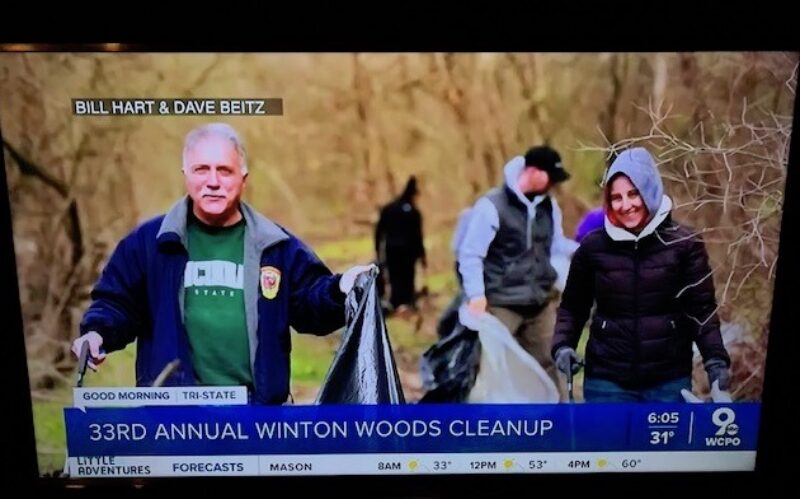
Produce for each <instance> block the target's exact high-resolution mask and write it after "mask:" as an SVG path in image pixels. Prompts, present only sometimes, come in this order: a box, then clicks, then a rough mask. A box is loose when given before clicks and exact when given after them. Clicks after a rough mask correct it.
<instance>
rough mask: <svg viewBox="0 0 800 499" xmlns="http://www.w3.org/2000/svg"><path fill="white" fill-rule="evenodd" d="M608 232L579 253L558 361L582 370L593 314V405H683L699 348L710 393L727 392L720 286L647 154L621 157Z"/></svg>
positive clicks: (608, 181) (609, 198)
mask: <svg viewBox="0 0 800 499" xmlns="http://www.w3.org/2000/svg"><path fill="white" fill-rule="evenodd" d="M604 185H605V191H604V198H605V206H604V210H605V220H604V227H603V228H600V229H596V230H594V231H592V232H590V233H589V234H587V235H586V236H585V238H584V239H583V240H582V242H581V246H580V247H579V248H578V250H577V251H576V252H575V255H574V257H573V260H572V264H571V267H570V272H569V277H568V279H567V285H566V289H565V290H564V295H563V298H562V301H561V304H560V307H559V309H558V318H557V321H556V329H555V335H554V337H553V346H552V350H551V352H552V355H553V358H554V360H555V363H556V365H557V366H558V368H559V369H560V370H561V371H562V372H564V373H566V372H567V371H568V370H570V369H571V370H573V371H575V370H576V363H575V361H576V360H577V355H576V353H575V348H576V347H577V344H578V340H579V338H580V335H581V331H582V330H583V327H584V325H585V324H586V321H587V320H588V318H589V314H590V311H591V309H592V306H593V305H595V304H596V306H597V308H596V311H595V314H594V316H593V318H592V323H591V326H590V336H589V342H588V343H587V346H586V377H585V380H584V399H585V400H586V401H587V402H682V401H683V397H682V395H681V390H683V389H686V390H689V391H691V384H692V378H691V375H692V343H696V344H697V347H698V349H699V350H700V353H701V354H702V356H703V360H704V362H705V368H706V372H707V373H708V377H709V384H710V385H711V386H712V387H713V388H715V389H716V390H718V391H725V390H727V389H728V384H729V379H730V375H729V367H730V359H729V357H728V354H727V352H726V351H725V347H724V346H723V343H722V338H721V335H720V321H719V318H718V316H717V314H716V310H717V304H716V298H715V293H714V281H713V279H712V277H711V269H710V266H709V263H708V254H707V252H706V249H705V245H704V243H703V241H702V240H701V239H700V238H699V237H698V236H697V235H695V234H694V233H693V231H692V230H690V229H689V228H687V227H684V226H682V225H680V224H677V223H676V222H674V221H673V220H672V217H671V211H672V201H671V200H670V198H669V197H668V196H666V195H664V188H663V185H662V182H661V177H660V175H659V173H658V170H657V169H656V166H655V162H654V161H653V158H652V156H651V155H650V153H649V152H648V151H647V150H646V149H644V148H634V149H629V150H626V151H624V152H622V153H621V154H620V155H619V156H618V157H617V159H616V160H615V161H614V162H613V164H612V165H611V167H610V168H609V169H608V172H607V173H606V176H605V178H604Z"/></svg>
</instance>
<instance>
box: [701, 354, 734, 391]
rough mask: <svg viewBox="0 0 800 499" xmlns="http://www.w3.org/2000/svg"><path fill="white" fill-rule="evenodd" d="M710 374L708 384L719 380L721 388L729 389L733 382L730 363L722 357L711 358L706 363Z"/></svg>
mask: <svg viewBox="0 0 800 499" xmlns="http://www.w3.org/2000/svg"><path fill="white" fill-rule="evenodd" d="M704 366H705V368H706V373H707V374H708V385H709V386H712V385H713V384H714V382H715V381H718V382H719V384H718V386H719V389H720V390H724V391H727V390H728V388H729V387H730V383H731V372H730V370H729V369H728V363H727V362H725V361H724V360H722V359H709V360H707V361H706V363H705V364H704Z"/></svg>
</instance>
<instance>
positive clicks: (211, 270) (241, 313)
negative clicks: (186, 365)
mask: <svg viewBox="0 0 800 499" xmlns="http://www.w3.org/2000/svg"><path fill="white" fill-rule="evenodd" d="M244 229H245V222H244V219H242V220H241V221H240V222H238V223H236V224H235V225H231V226H229V227H211V226H209V225H206V224H204V223H203V222H201V221H199V220H197V218H195V217H194V216H193V215H191V214H190V215H189V223H188V224H187V235H188V244H189V262H188V263H187V265H186V272H185V274H184V291H185V293H186V294H185V300H184V317H185V321H186V331H187V334H188V335H189V344H190V345H191V348H192V364H193V366H194V370H195V373H196V375H197V379H198V381H199V383H201V384H203V385H228V386H236V385H251V384H252V380H253V376H252V374H251V372H250V343H249V341H248V336H247V319H246V316H245V308H244V268H243V265H242V263H243V262H244Z"/></svg>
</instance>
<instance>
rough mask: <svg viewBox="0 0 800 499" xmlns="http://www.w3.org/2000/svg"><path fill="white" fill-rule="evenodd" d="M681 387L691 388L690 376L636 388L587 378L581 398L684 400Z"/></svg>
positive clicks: (595, 400)
mask: <svg viewBox="0 0 800 499" xmlns="http://www.w3.org/2000/svg"><path fill="white" fill-rule="evenodd" d="M682 388H685V389H687V390H689V391H691V390H692V378H691V377H689V376H686V377H684V378H678V379H673V380H671V381H667V382H665V383H660V384H658V385H654V386H651V387H648V388H640V389H638V390H632V389H629V388H623V387H621V386H620V385H618V384H616V383H614V382H613V381H608V380H606V379H600V378H587V379H585V380H584V382H583V398H584V400H585V401H586V402H684V398H683V396H682V395H681V389H682Z"/></svg>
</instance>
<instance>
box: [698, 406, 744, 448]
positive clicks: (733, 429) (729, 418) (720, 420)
mask: <svg viewBox="0 0 800 499" xmlns="http://www.w3.org/2000/svg"><path fill="white" fill-rule="evenodd" d="M735 420H736V413H735V412H733V409H730V408H728V407H720V408H719V409H717V410H715V411H714V412H713V413H712V414H711V422H713V423H714V424H715V425H716V426H717V431H716V433H714V436H713V437H706V445H708V446H709V447H736V446H738V445H740V444H741V443H742V440H741V439H740V438H739V437H738V436H737V435H738V434H739V425H737V424H736V423H734V421H735Z"/></svg>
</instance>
